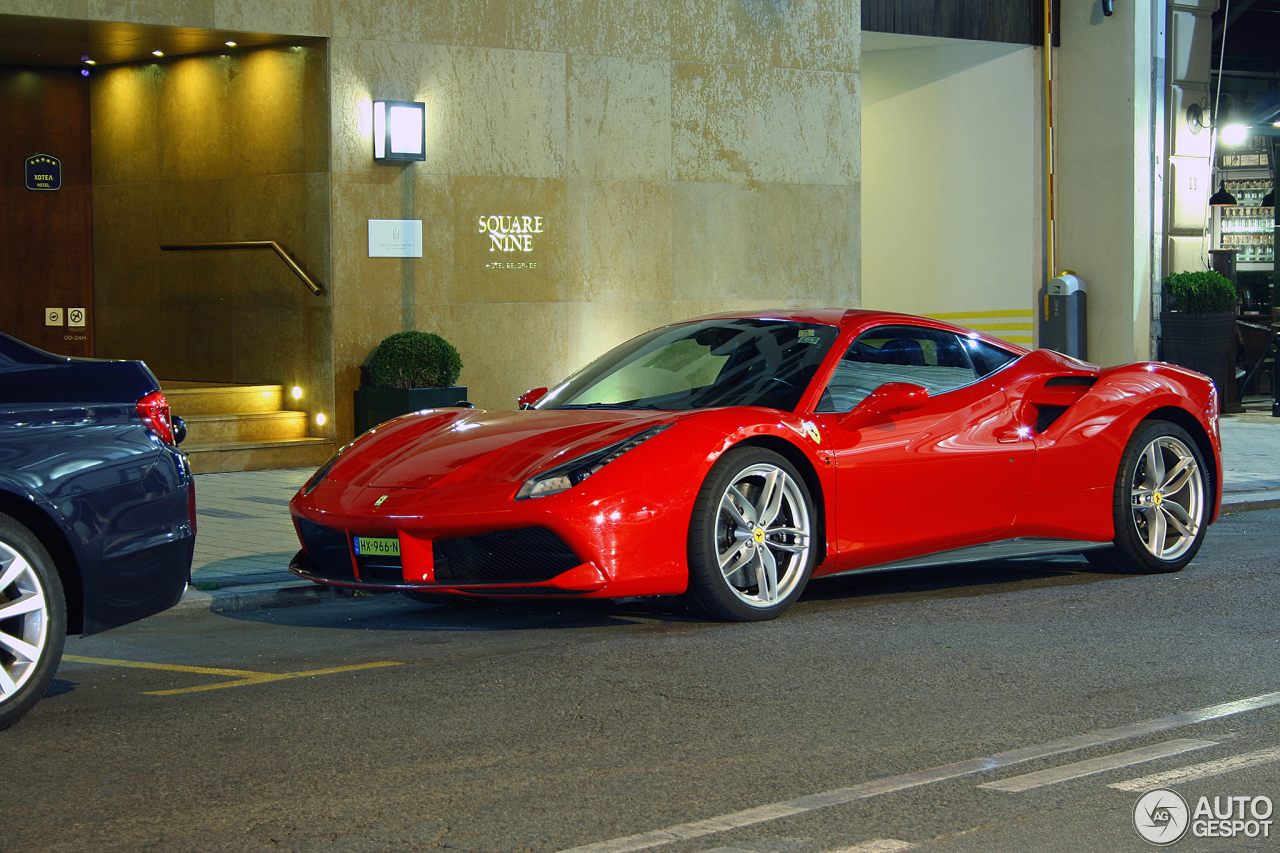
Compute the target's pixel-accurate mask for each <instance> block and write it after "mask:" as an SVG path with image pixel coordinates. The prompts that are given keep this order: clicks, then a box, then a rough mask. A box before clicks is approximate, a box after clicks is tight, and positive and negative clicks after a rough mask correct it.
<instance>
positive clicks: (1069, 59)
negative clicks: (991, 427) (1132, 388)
mask: <svg viewBox="0 0 1280 853" xmlns="http://www.w3.org/2000/svg"><path fill="white" fill-rule="evenodd" d="M1157 6H1158V11H1156V12H1155V14H1156V15H1158V16H1160V17H1161V18H1163V16H1164V6H1163V4H1157ZM1152 16H1153V7H1152V4H1150V3H1142V4H1128V3H1117V4H1116V5H1115V14H1114V15H1112V16H1111V17H1105V16H1103V15H1102V14H1101V13H1099V12H1097V11H1095V10H1093V9H1090V8H1089V4H1078V5H1077V4H1070V3H1063V4H1062V17H1061V20H1060V22H1059V23H1060V25H1061V32H1062V47H1061V48H1059V49H1058V51H1057V58H1058V62H1057V68H1056V70H1055V74H1056V79H1057V85H1056V89H1055V96H1054V102H1055V104H1056V105H1057V116H1056V118H1055V127H1056V128H1057V132H1056V134H1055V145H1056V147H1057V158H1056V170H1055V187H1056V193H1057V211H1056V220H1057V223H1058V228H1057V248H1056V256H1057V262H1058V267H1059V268H1060V269H1062V268H1068V269H1072V270H1075V271H1076V272H1077V273H1079V274H1080V275H1081V276H1082V277H1083V278H1084V279H1085V281H1086V282H1088V284H1089V330H1088V331H1089V361H1092V362H1095V363H1097V364H1103V365H1110V364H1124V363H1128V362H1132V361H1140V360H1145V359H1148V358H1150V357H1151V356H1152V355H1153V353H1152V347H1151V292H1152V283H1153V279H1158V278H1159V267H1157V266H1154V255H1155V251H1154V249H1155V246H1153V239H1152V223H1153V221H1154V220H1153V213H1154V208H1155V205H1156V204H1157V202H1156V200H1155V187H1156V173H1155V170H1154V168H1153V160H1154V159H1155V158H1153V156H1152V151H1153V150H1154V145H1155V140H1154V135H1155V128H1156V127H1157V124H1158V122H1159V121H1160V120H1161V118H1162V116H1159V115H1157V114H1156V110H1155V107H1154V104H1153V97H1152V84H1151V80H1152V71H1153V68H1152V66H1153V62H1154V61H1161V62H1162V61H1163V60H1153V57H1155V56H1156V55H1157V53H1158V52H1159V51H1158V49H1156V46H1155V45H1154V43H1153V38H1154V32H1153V29H1154V26H1153V23H1154V22H1153V17H1152Z"/></svg>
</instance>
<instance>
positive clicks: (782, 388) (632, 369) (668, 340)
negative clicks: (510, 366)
mask: <svg viewBox="0 0 1280 853" xmlns="http://www.w3.org/2000/svg"><path fill="white" fill-rule="evenodd" d="M836 334H837V330H836V328H835V327H834V326H826V325H821V324H817V323H798V322H789V321H783V320H757V319H728V320H702V321H699V322H695V323H684V324H681V325H678V326H667V327H665V328H661V329H655V330H654V331H652V332H649V333H648V334H644V335H641V336H640V337H638V338H635V339H634V340H631V341H627V342H626V343H625V344H623V345H622V346H619V347H617V348H615V349H613V350H610V351H609V352H607V353H605V354H604V355H602V356H601V357H600V358H598V359H596V360H595V361H593V362H592V363H591V364H589V365H587V366H586V367H584V368H583V369H582V370H580V371H578V372H577V373H575V374H574V375H573V376H571V377H570V378H569V379H568V380H567V381H566V382H565V383H564V384H562V385H561V386H560V387H558V388H556V389H555V390H554V391H552V392H551V393H549V394H547V396H546V397H544V398H543V399H542V400H540V401H539V402H538V404H537V408H539V409H572V408H588V407H591V408H622V409H626V408H632V409H663V410H680V409H705V408H711V407H716V406H767V407H769V408H774V409H784V410H792V409H794V408H795V407H796V405H797V404H798V403H799V402H800V395H801V394H803V393H804V391H805V389H806V388H808V387H809V383H810V382H812V381H813V375H814V373H816V372H817V369H818V365H819V364H821V363H822V360H823V358H824V357H825V356H826V353H827V350H828V349H830V347H831V344H832V342H833V341H835V338H836Z"/></svg>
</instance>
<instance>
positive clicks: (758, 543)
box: [716, 462, 812, 608]
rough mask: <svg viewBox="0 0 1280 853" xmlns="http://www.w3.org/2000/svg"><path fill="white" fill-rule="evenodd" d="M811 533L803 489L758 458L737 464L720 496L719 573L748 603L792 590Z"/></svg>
mask: <svg viewBox="0 0 1280 853" xmlns="http://www.w3.org/2000/svg"><path fill="white" fill-rule="evenodd" d="M811 538H812V537H811V530H810V523H809V509H808V507H807V505H806V503H805V499H804V493H803V492H802V491H801V489H800V486H799V484H798V483H796V481H795V480H793V479H792V478H791V476H790V475H789V474H787V472H786V471H784V470H782V469H781V468H779V467H778V466H776V465H770V464H768V463H763V462H762V463H759V464H756V465H752V466H750V467H748V468H745V469H743V470H742V471H741V472H739V473H738V475H737V476H736V477H734V479H733V482H732V483H730V484H729V487H728V488H727V489H725V492H724V494H723V495H722V496H721V497H720V507H719V510H718V511H717V519H716V558H717V560H718V564H719V568H720V573H721V575H722V576H723V577H724V581H725V584H726V585H727V586H728V588H729V589H730V590H731V591H732V592H733V594H734V595H735V596H737V597H738V599H739V600H740V601H742V602H743V603H744V604H747V605H748V606H750V607H756V608H767V607H773V606H774V605H776V604H777V603H778V602H779V601H782V600H785V599H786V598H787V597H788V596H790V595H791V594H792V593H793V592H794V591H795V589H796V587H797V585H798V584H799V583H800V580H801V575H802V571H803V569H804V567H805V566H806V565H808V561H809V548H810V543H811Z"/></svg>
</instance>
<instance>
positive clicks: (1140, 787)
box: [1107, 747, 1280, 792]
mask: <svg viewBox="0 0 1280 853" xmlns="http://www.w3.org/2000/svg"><path fill="white" fill-rule="evenodd" d="M1273 761H1280V747H1269V748H1267V749H1259V750H1256V751H1254V752H1246V753H1243V754H1241V755H1233V756H1231V757H1229V758H1222V759H1219V760H1218V761H1206V762H1204V763H1203V764H1192V765H1191V766H1189V767H1179V768H1177V769H1176V770H1168V771H1165V772H1164V773H1155V774H1152V775H1151V776H1143V777H1141V778H1139V779H1127V780H1125V781H1124V782H1114V783H1112V784H1111V785H1108V786H1107V787H1109V788H1115V789H1116V790H1117V791H1133V792H1137V791H1146V790H1147V789H1149V788H1161V787H1164V786H1165V785H1181V784H1182V783H1183V782H1191V781H1194V780H1196V779H1208V778H1209V777H1210V776H1220V775H1222V774H1223V773H1230V772H1232V771H1234V770H1245V769H1247V768H1249V767H1257V766H1259V765H1262V764H1270V763H1271V762H1273Z"/></svg>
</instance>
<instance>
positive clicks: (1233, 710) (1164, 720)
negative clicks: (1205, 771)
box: [561, 692, 1280, 853]
mask: <svg viewBox="0 0 1280 853" xmlns="http://www.w3.org/2000/svg"><path fill="white" fill-rule="evenodd" d="M1275 705H1280V692H1277V693H1265V694H1263V695H1261V696H1250V697H1249V698H1247V699H1239V700H1237V701H1235V702H1223V703H1222V704H1220V705H1209V706H1207V707H1204V708H1196V709H1194V710H1191V711H1183V712H1182V713H1180V714H1170V715H1169V716H1167V717H1157V718H1156V719H1154V720H1144V721H1143V722H1140V723H1130V724H1128V725H1125V726H1117V727H1116V728H1113V729H1102V730H1101V731H1096V732H1089V733H1087V734H1082V735H1072V736H1071V737H1065V738H1062V739H1060V740H1055V741H1050V742H1048V743H1043V744H1038V745H1036V746H1025V747H1022V748H1021V749H1013V750H1010V751H1008V752H1000V753H996V754H995V755H987V756H984V757H982V758H970V759H969V760H967V761H958V762H956V763H955V764H944V765H941V766H939V767H932V768H930V769H928V770H917V771H915V772H912V773H903V774H901V775H899V776H887V777H885V778H883V779H873V780H871V781H870V782H863V783H861V784H859V785H854V786H852V787H850V788H839V789H837V790H834V791H826V792H824V793H821V794H810V795H809V796H806V797H797V798H796V799H794V800H787V801H785V802H781V803H771V804H769V805H765V806H757V807H755V808H752V809H746V810H745V811H740V812H734V813H732V814H727V815H720V816H719V817H713V818H708V819H706V820H700V821H695V822H693V823H682V824H679V825H677V826H671V827H667V828H666V829H657V830H654V831H652V832H642V833H640V834H638V835H628V836H626V837H623V838H614V839H610V840H609V841H597V842H595V843H594V844H584V845H582V846H580V847H574V848H571V849H569V850H562V851H561V853H633V851H636V850H648V849H650V848H653V847H660V846H662V845H663V844H670V843H672V842H675V841H687V840H689V839H691V838H701V837H703V836H706V835H712V834H714V833H717V832H724V831H725V830H729V829H740V828H742V827H744V826H752V825H754V824H757V823H765V822H767V821H771V820H778V819H779V818H784V817H791V816H793V815H798V814H804V813H805V812H811V811H815V810H817V809H824V808H827V807H829V806H838V805H843V804H846V803H852V802H856V801H857V800H865V799H867V798H868V797H875V796H878V795H880V794H888V793H892V792H894V791H905V790H908V789H910V788H918V787H920V786H921V785H931V784H933V783H935V782H945V781H948V780H950V779H958V778H960V777H961V776H971V775H973V774H974V773H982V772H984V771H988V770H999V769H1000V768H1002V767H1009V766H1011V765H1014V764H1022V763H1023V762H1026V761H1034V760H1035V759H1037V758H1049V757H1051V756H1054V755H1062V754H1063V753H1067V752H1075V751H1077V750H1081V749H1088V748H1089V747H1092V746H1102V745H1104V744H1108V743H1115V742H1116V741H1120V740H1126V739H1128V738H1135V737H1143V736H1146V735H1152V734H1158V733H1160V732H1165V731H1169V730H1170V729H1176V728H1180V727H1182V726H1190V725H1194V724H1196V723H1204V722H1207V721H1209V720H1217V719H1221V718H1222V717H1230V716H1233V715H1235V714H1243V713H1245V712H1246V711H1256V710H1258V709H1259V708H1270V707H1272V706H1275Z"/></svg>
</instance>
